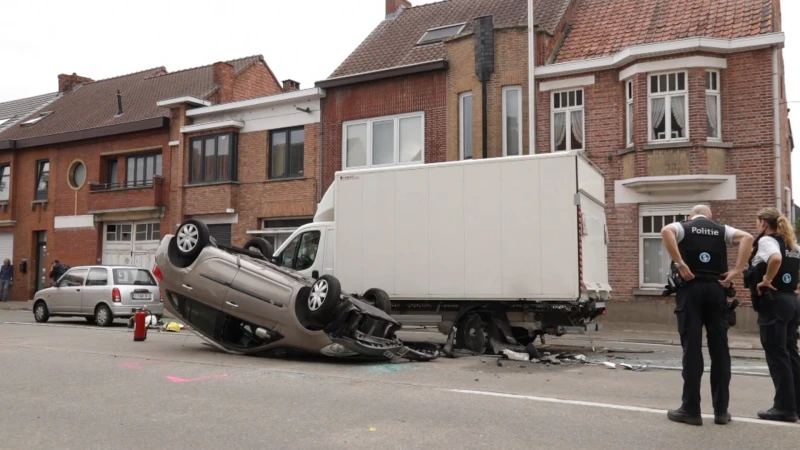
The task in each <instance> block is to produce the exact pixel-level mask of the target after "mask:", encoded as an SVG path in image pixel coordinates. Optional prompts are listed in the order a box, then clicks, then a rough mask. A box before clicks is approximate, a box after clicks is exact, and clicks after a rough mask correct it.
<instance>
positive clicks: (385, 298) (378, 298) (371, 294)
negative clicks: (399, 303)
mask: <svg viewBox="0 0 800 450" xmlns="http://www.w3.org/2000/svg"><path fill="white" fill-rule="evenodd" d="M362 297H363V298H364V300H366V301H367V302H368V303H370V304H372V306H374V307H376V308H378V309H380V310H381V311H383V312H385V313H386V314H390V315H391V314H392V300H391V299H390V298H389V294H387V293H386V291H384V290H383V289H378V288H372V289H368V290H367V292H364V295H363V296H362Z"/></svg>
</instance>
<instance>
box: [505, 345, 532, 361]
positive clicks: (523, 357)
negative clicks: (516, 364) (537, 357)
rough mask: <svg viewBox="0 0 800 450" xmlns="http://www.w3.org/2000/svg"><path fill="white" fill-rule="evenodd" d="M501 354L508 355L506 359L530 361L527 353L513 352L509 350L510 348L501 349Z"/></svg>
mask: <svg viewBox="0 0 800 450" xmlns="http://www.w3.org/2000/svg"><path fill="white" fill-rule="evenodd" d="M503 354H504V355H506V356H507V357H508V359H510V360H512V361H524V362H530V361H531V357H530V356H528V355H527V354H525V353H519V352H515V351H514V350H511V349H508V348H507V349H505V350H503Z"/></svg>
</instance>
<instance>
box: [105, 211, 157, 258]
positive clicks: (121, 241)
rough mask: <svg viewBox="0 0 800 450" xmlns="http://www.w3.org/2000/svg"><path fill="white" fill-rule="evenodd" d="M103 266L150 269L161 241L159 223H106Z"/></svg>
mask: <svg viewBox="0 0 800 450" xmlns="http://www.w3.org/2000/svg"><path fill="white" fill-rule="evenodd" d="M104 227H105V236H104V238H103V264H108V265H118V266H136V267H141V268H142V269H152V268H153V264H155V254H156V250H157V249H158V244H159V240H160V239H161V224H160V223H159V222H121V223H106V224H104Z"/></svg>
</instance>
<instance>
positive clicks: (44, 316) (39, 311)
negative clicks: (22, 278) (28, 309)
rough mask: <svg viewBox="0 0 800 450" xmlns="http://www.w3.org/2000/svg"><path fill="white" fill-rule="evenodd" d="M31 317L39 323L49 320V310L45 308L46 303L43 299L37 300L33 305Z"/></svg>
mask: <svg viewBox="0 0 800 450" xmlns="http://www.w3.org/2000/svg"><path fill="white" fill-rule="evenodd" d="M33 318H34V319H36V321H37V322H39V323H44V322H47V321H48V320H50V310H49V309H48V308H47V303H45V302H44V300H39V301H38V302H36V304H35V305H34V306H33Z"/></svg>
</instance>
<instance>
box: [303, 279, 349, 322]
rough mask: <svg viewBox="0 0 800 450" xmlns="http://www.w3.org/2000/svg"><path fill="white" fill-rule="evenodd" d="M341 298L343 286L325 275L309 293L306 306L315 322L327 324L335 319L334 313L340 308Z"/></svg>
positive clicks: (312, 286)
mask: <svg viewBox="0 0 800 450" xmlns="http://www.w3.org/2000/svg"><path fill="white" fill-rule="evenodd" d="M341 296H342V285H341V283H339V280H338V279H336V278H334V277H332V276H330V275H323V276H321V277H319V279H317V281H315V282H314V284H313V285H311V292H309V293H308V300H307V301H306V302H304V306H305V307H306V308H308V313H309V316H310V317H311V319H312V320H313V321H314V322H317V323H319V324H327V323H328V322H330V321H331V319H333V312H334V311H335V310H336V307H337V306H339V301H340V300H341Z"/></svg>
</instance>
